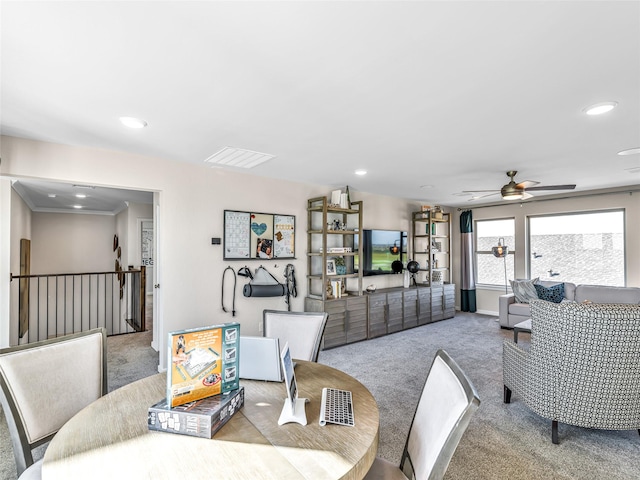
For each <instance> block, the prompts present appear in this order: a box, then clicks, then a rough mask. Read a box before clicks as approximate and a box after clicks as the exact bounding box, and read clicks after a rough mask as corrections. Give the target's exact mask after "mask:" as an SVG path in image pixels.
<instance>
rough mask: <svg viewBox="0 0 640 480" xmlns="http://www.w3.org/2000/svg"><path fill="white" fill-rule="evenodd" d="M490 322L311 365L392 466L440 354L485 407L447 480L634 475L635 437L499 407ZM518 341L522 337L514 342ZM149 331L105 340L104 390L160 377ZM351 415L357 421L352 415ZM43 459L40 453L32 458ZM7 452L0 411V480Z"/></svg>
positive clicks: (352, 349)
mask: <svg viewBox="0 0 640 480" xmlns="http://www.w3.org/2000/svg"><path fill="white" fill-rule="evenodd" d="M512 336H513V334H512V332H511V331H508V330H501V329H500V328H499V326H498V324H497V322H496V321H495V319H494V318H493V317H489V316H484V315H476V314H469V313H460V312H458V313H457V314H456V317H455V318H453V319H450V320H444V321H441V322H437V323H433V324H430V325H426V326H423V327H418V328H414V329H411V330H406V331H404V332H399V333H396V334H393V335H388V336H386V337H380V338H377V339H373V340H368V341H365V342H359V343H355V344H351V345H346V346H344V347H338V348H334V349H331V350H326V351H321V352H320V355H319V359H318V361H319V362H321V363H325V364H327V365H331V366H334V367H336V368H339V369H341V370H343V371H345V372H347V373H349V374H351V375H352V376H354V377H356V378H357V379H358V380H360V381H361V382H362V383H363V384H364V385H365V386H367V388H369V390H370V391H371V392H372V393H373V395H374V397H375V398H376V400H377V402H378V406H379V408H380V448H379V451H378V453H379V455H380V456H382V457H384V458H387V459H388V460H391V461H393V462H397V461H398V460H399V458H400V454H401V452H402V448H403V446H404V441H405V439H406V435H407V431H408V429H409V423H410V421H411V418H412V416H413V412H414V409H415V405H416V403H417V400H418V396H419V393H420V390H421V388H422V386H423V383H424V380H425V378H426V375H427V369H428V368H429V365H430V363H431V360H432V359H433V355H434V354H435V352H436V350H437V349H438V348H444V349H445V350H447V352H448V353H449V354H450V355H451V356H452V357H453V358H454V359H455V360H456V361H457V362H458V364H459V365H460V366H461V367H462V369H463V370H465V372H466V373H467V374H468V376H469V377H470V378H471V380H472V381H473V383H474V385H475V387H476V389H477V391H478V394H479V396H480V399H481V401H482V403H481V405H480V408H479V410H478V411H477V412H476V414H475V416H474V417H473V419H472V420H471V424H470V426H469V428H468V429H467V431H466V433H465V435H464V436H463V438H462V440H461V442H460V445H459V446H458V449H457V451H456V453H455V455H454V457H453V459H452V461H451V464H450V466H449V469H448V471H447V474H446V477H445V478H448V479H461V480H462V479H473V480H482V479H487V480H488V479H491V480H495V479H502V478H504V479H510V480H518V479H539V478H545V479H573V480H589V479H594V480H596V479H597V480H600V479H607V480H622V479H636V478H640V463H639V461H638V459H639V458H640V435H638V432H637V431H635V430H634V431H622V432H614V431H598V430H587V429H582V428H577V427H570V426H567V425H562V424H561V425H560V444H559V445H553V444H552V443H551V425H550V422H549V421H547V420H544V419H541V418H540V417H538V416H537V415H535V414H534V413H532V412H531V411H530V410H529V409H528V408H527V407H526V406H524V405H523V404H522V402H521V401H520V400H519V399H518V397H517V396H515V395H514V397H513V399H512V403H511V404H509V405H505V404H504V403H502V341H503V339H505V338H512ZM519 338H521V340H520V341H521V342H522V343H523V344H525V343H526V342H527V341H528V335H526V334H523V335H521V337H519ZM150 343H151V332H144V333H139V334H131V335H122V336H118V337H110V338H109V339H108V358H109V366H108V368H109V389H110V390H113V389H115V388H118V387H120V386H122V385H125V384H127V383H129V382H132V381H135V380H137V379H139V378H143V377H146V376H148V375H152V374H154V373H156V372H157V365H158V353H157V352H155V351H153V349H151V347H150V346H149V345H150ZM355 414H356V421H357V415H358V412H357V411H356V412H355ZM39 455H42V453H39ZM15 478H16V474H15V464H14V461H13V451H12V449H11V442H10V441H9V438H8V432H7V427H6V422H5V420H4V415H1V414H0V479H3V480H14V479H15Z"/></svg>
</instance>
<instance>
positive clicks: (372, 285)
mask: <svg viewBox="0 0 640 480" xmlns="http://www.w3.org/2000/svg"><path fill="white" fill-rule="evenodd" d="M365 290H366V291H367V292H369V293H373V292H375V291H376V286H375V285H374V284H373V283H372V284H371V285H367V288H366V289H365Z"/></svg>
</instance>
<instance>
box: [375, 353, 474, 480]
mask: <svg viewBox="0 0 640 480" xmlns="http://www.w3.org/2000/svg"><path fill="white" fill-rule="evenodd" d="M479 405H480V399H479V398H478V394H477V393H476V390H475V388H474V387H473V385H472V384H471V382H470V381H469V379H468V378H467V376H466V375H465V373H464V372H463V371H462V370H461V369H460V367H459V366H458V364H457V363H456V362H455V361H454V360H453V359H452V358H451V357H450V356H449V355H448V354H447V352H445V351H444V350H438V351H437V352H436V355H435V358H434V359H433V363H432V364H431V368H430V370H429V374H428V376H427V380H426V382H425V384H424V388H423V389H422V395H421V396H420V400H419V401H418V406H417V408H416V411H415V414H414V417H413V421H412V422H411V427H410V428H409V435H408V437H407V442H406V444H405V447H404V451H403V453H402V458H401V460H400V466H398V465H395V464H393V463H391V462H388V461H387V460H384V459H382V458H380V457H377V458H376V459H375V461H374V462H373V465H372V466H371V469H370V470H369V472H368V473H367V475H366V476H365V480H381V479H391V480H396V479H398V480H406V479H416V480H427V479H429V480H436V479H441V478H442V477H443V476H444V474H445V472H446V471H447V467H448V466H449V462H450V460H451V457H452V456H453V453H454V452H455V450H456V447H457V446H458V443H459V442H460V438H461V437H462V434H463V433H464V431H465V430H466V429H467V426H468V425H469V421H470V420H471V416H472V415H473V413H474V412H475V411H476V410H477V409H478V406H479Z"/></svg>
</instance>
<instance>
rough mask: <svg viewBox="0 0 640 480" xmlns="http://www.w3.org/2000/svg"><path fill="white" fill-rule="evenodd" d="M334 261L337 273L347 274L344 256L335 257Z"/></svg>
mask: <svg viewBox="0 0 640 480" xmlns="http://www.w3.org/2000/svg"><path fill="white" fill-rule="evenodd" d="M333 261H334V262H335V264H336V273H337V274H338V275H346V273H347V265H346V264H345V262H344V258H343V257H334V258H333Z"/></svg>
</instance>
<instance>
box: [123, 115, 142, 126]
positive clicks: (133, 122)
mask: <svg viewBox="0 0 640 480" xmlns="http://www.w3.org/2000/svg"><path fill="white" fill-rule="evenodd" d="M120 123H122V124H123V125H124V126H125V127H129V128H144V127H146V126H147V122H145V121H144V120H142V119H140V118H135V117H120Z"/></svg>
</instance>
